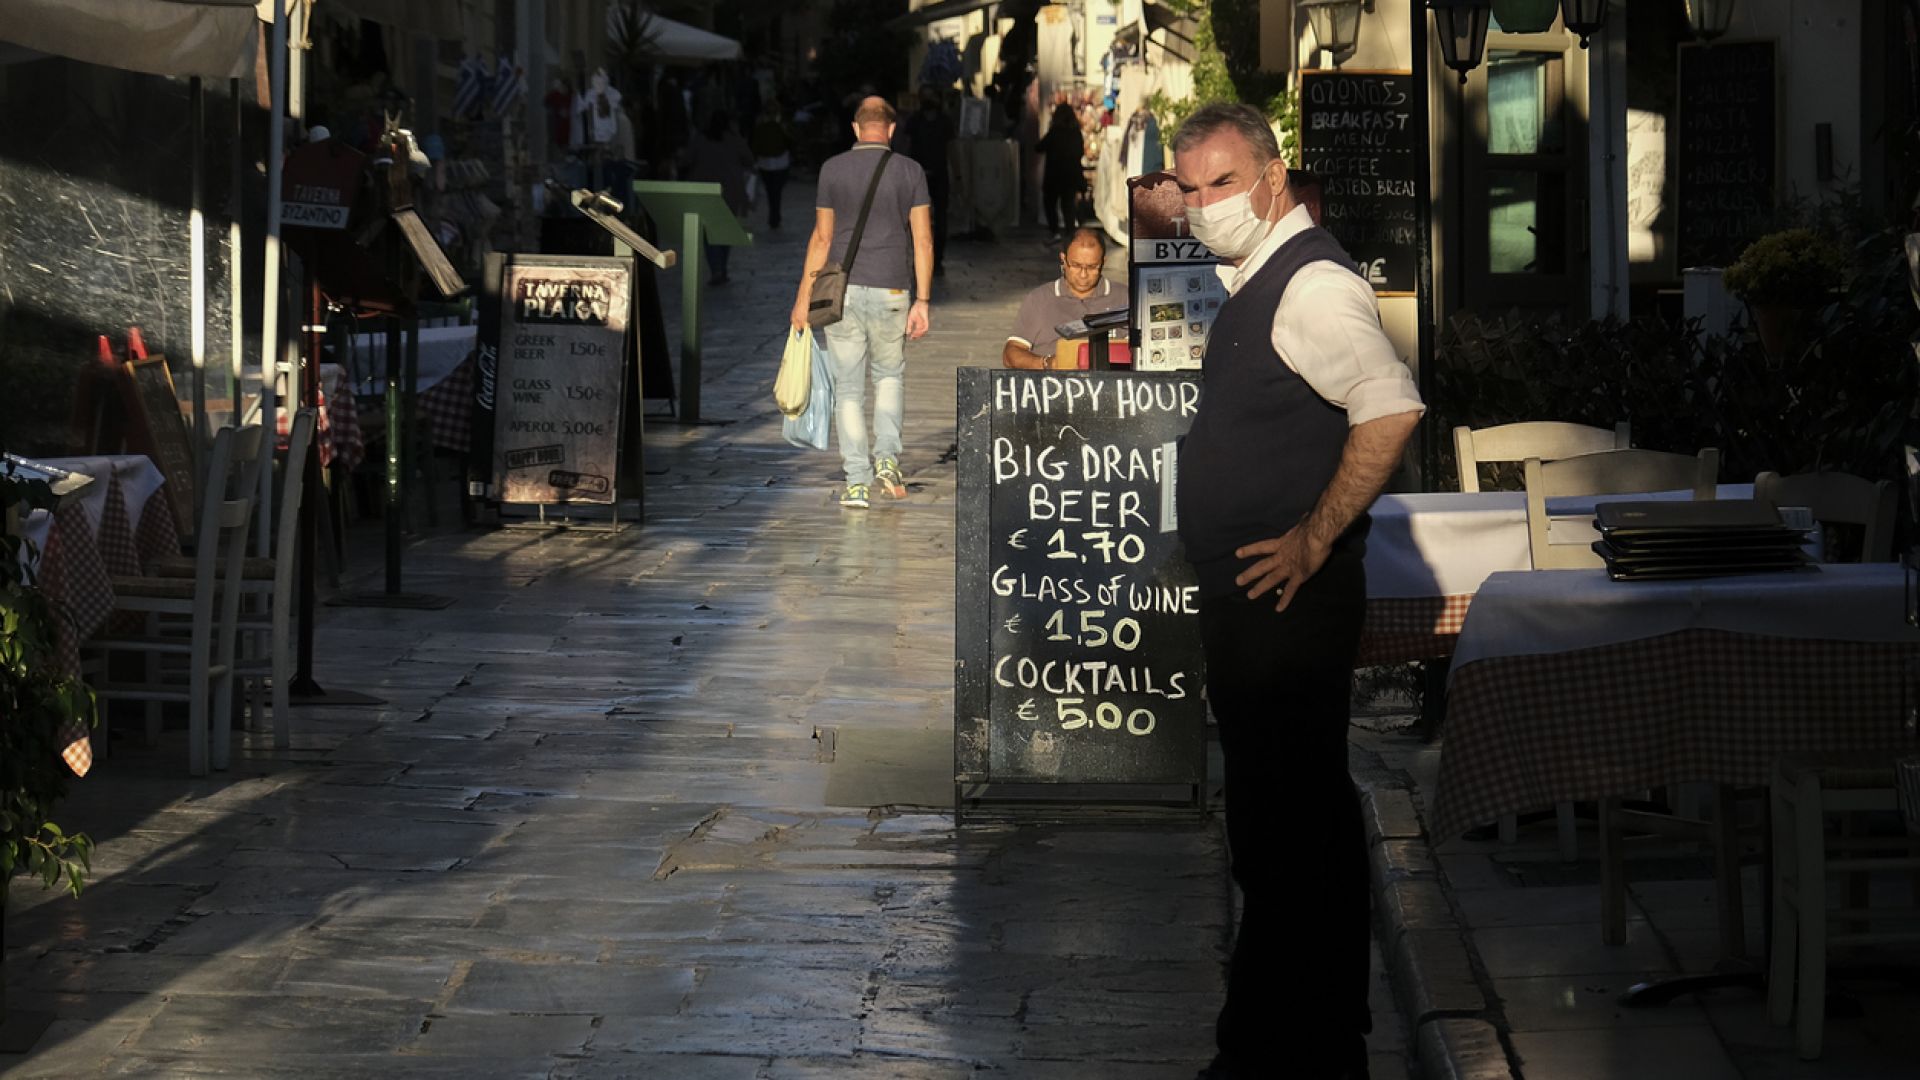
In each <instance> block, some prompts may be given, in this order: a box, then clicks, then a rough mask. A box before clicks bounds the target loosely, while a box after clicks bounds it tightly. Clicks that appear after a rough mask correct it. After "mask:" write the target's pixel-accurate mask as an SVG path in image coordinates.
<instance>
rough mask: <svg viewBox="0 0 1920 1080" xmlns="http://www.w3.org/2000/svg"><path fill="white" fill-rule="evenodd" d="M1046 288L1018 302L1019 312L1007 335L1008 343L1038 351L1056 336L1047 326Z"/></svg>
mask: <svg viewBox="0 0 1920 1080" xmlns="http://www.w3.org/2000/svg"><path fill="white" fill-rule="evenodd" d="M1045 289H1046V286H1044V285H1042V286H1041V287H1040V288H1038V289H1035V290H1033V291H1032V292H1030V293H1028V294H1027V295H1026V296H1025V297H1024V298H1022V299H1021V301H1020V311H1019V313H1018V314H1016V315H1015V316H1014V317H1013V332H1012V333H1010V334H1008V335H1007V340H1008V341H1017V342H1019V343H1020V344H1021V345H1022V346H1024V347H1025V348H1028V349H1035V350H1038V349H1039V348H1040V347H1041V346H1043V345H1046V344H1049V343H1051V342H1052V341H1053V339H1054V338H1055V337H1057V336H1058V335H1056V334H1055V333H1054V332H1053V327H1052V326H1049V325H1048V324H1047V311H1046V307H1047V304H1046V298H1045V294H1044V290H1045Z"/></svg>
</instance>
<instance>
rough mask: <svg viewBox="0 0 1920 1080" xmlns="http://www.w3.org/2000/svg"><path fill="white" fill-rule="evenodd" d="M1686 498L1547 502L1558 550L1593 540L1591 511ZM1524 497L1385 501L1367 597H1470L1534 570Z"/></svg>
mask: <svg viewBox="0 0 1920 1080" xmlns="http://www.w3.org/2000/svg"><path fill="white" fill-rule="evenodd" d="M1691 497H1692V495H1691V494H1690V493H1689V492H1684V491H1662V492H1653V493H1650V494H1645V495H1597V496H1596V495H1588V496H1581V497H1577V498H1567V499H1550V500H1548V502H1547V512H1548V513H1549V514H1550V515H1554V516H1562V515H1564V516H1566V517H1568V518H1572V519H1574V520H1571V521H1557V522H1555V523H1554V528H1553V537H1554V539H1555V540H1556V541H1557V542H1562V543H1564V542H1570V541H1573V540H1577V539H1581V538H1582V537H1583V536H1584V537H1585V538H1587V539H1592V538H1593V530H1592V525H1591V519H1592V517H1593V508H1594V506H1595V505H1597V504H1599V503H1603V502H1615V501H1619V500H1623V499H1687V498H1691ZM1717 497H1718V498H1722V499H1751V498H1753V485H1752V484H1721V485H1720V487H1719V489H1718V492H1717ZM1532 568H1533V556H1532V554H1531V553H1530V552H1529V550H1528V545H1527V496H1526V493H1525V492H1522V491H1476V492H1433V493H1426V494H1413V495H1382V496H1380V499H1379V501H1377V502H1375V503H1374V505H1373V532H1372V533H1371V534H1369V535H1368V537H1367V597H1368V599H1372V600H1380V599H1389V598H1413V597H1434V596H1471V595H1473V594H1474V593H1475V592H1477V591H1478V590H1479V588H1480V583H1481V582H1483V581H1485V580H1487V575H1489V574H1494V573H1499V572H1500V571H1503V570H1531V569H1532Z"/></svg>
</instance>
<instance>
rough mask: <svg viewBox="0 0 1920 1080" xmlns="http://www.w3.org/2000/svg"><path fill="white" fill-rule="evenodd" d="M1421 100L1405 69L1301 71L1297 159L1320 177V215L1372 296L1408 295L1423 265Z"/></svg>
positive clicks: (1411, 74)
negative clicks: (1417, 119) (1418, 192)
mask: <svg viewBox="0 0 1920 1080" xmlns="http://www.w3.org/2000/svg"><path fill="white" fill-rule="evenodd" d="M1423 100H1424V98H1422V97H1419V96H1417V95H1415V94H1414V92H1413V73H1412V72H1408V71H1337V70H1334V71H1302V72H1301V73H1300V164H1301V165H1302V166H1303V167H1304V168H1305V169H1306V171H1308V172H1310V173H1312V174H1313V175H1314V176H1315V177H1316V178H1317V179H1318V181H1319V184H1318V187H1319V198H1320V213H1319V215H1318V220H1319V221H1320V222H1321V223H1322V224H1323V225H1325V227H1326V229H1327V231H1328V232H1330V233H1332V234H1333V237H1334V239H1336V240H1338V241H1340V246H1341V247H1344V248H1346V250H1347V254H1349V255H1351V256H1353V261H1354V269H1355V270H1356V271H1358V273H1359V274H1360V276H1361V277H1363V278H1366V279H1367V283H1368V284H1370V285H1372V286H1373V291H1374V294H1375V295H1377V296H1412V295H1413V292H1414V284H1415V282H1416V280H1417V279H1418V276H1419V272H1420V267H1419V251H1420V244H1419V241H1420V234H1419V216H1418V206H1417V205H1416V203H1415V201H1414V200H1415V197H1416V196H1415V194H1414V192H1415V187H1414V180H1415V173H1416V171H1417V170H1418V169H1420V168H1421V167H1422V166H1423V164H1424V162H1425V161H1426V158H1425V157H1424V156H1423V153H1422V148H1421V146H1420V144H1419V141H1418V140H1419V138H1420V135H1419V134H1418V133H1419V132H1420V131H1421V130H1423V129H1422V128H1421V127H1420V125H1418V124H1415V123H1413V122H1412V121H1413V110H1414V109H1415V108H1416V107H1418V102H1420V101H1423Z"/></svg>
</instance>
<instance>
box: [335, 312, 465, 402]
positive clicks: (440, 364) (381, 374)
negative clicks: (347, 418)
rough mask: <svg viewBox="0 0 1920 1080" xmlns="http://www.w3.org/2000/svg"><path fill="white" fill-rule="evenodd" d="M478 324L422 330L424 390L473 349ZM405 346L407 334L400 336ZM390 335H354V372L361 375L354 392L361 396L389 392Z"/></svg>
mask: <svg viewBox="0 0 1920 1080" xmlns="http://www.w3.org/2000/svg"><path fill="white" fill-rule="evenodd" d="M479 333H480V328H479V327H478V326H430V327H425V328H423V329H422V330H421V331H420V382H419V389H420V390H421V391H425V390H427V389H428V388H430V387H432V386H435V385H437V384H438V383H439V382H440V380H442V379H444V378H446V377H447V376H448V375H451V374H453V369H454V368H457V367H459V366H460V362H461V361H462V360H465V359H466V358H467V354H468V353H470V352H472V351H473V346H474V343H475V342H476V341H477V340H479ZM400 345H401V348H402V349H403V350H404V349H405V348H406V335H405V334H402V335H401V337H400ZM386 372H387V335H386V332H385V331H384V330H383V331H381V332H380V333H377V334H355V335H353V373H354V374H355V375H357V376H359V381H358V382H356V383H355V384H354V387H353V389H354V392H355V393H357V394H359V395H360V396H361V397H383V396H385V394H386V392H387V375H386Z"/></svg>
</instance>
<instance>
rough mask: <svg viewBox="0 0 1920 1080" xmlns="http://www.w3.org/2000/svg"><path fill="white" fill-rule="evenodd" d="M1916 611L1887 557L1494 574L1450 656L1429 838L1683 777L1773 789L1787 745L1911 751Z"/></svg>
mask: <svg viewBox="0 0 1920 1080" xmlns="http://www.w3.org/2000/svg"><path fill="white" fill-rule="evenodd" d="M1906 607H1907V588H1906V580H1905V571H1904V570H1903V568H1901V567H1900V566H1897V565H1894V564H1888V563H1869V564H1860V565H1832V566H1821V567H1819V568H1817V569H1814V570H1810V571H1806V572H1796V573H1779V574H1753V575H1744V576H1739V577H1725V578H1706V579H1697V580H1689V581H1636V582H1616V581H1611V580H1609V579H1608V577H1607V574H1606V571H1604V570H1597V569H1596V570H1534V571H1526V572H1519V573H1514V572H1501V573H1495V574H1493V575H1491V576H1489V577H1488V579H1487V580H1486V582H1485V584H1484V585H1483V586H1482V587H1481V588H1480V590H1479V591H1478V593H1477V594H1475V597H1474V600H1473V605H1472V607H1471V609H1470V610H1469V611H1468V613H1467V616H1466V620H1465V625H1464V626H1463V628H1462V630H1461V633H1460V639H1459V642H1458V645H1457V647H1456V648H1455V651H1454V659H1453V667H1452V671H1451V673H1450V675H1449V679H1450V682H1449V686H1448V692H1447V719H1446V729H1445V738H1444V741H1443V743H1442V746H1441V753H1440V775H1439V782H1438V785H1437V791H1436V793H1435V798H1434V822H1433V826H1434V835H1436V836H1440V837H1450V836H1455V835H1458V834H1459V833H1460V832H1462V831H1463V830H1465V829H1466V828H1468V827H1469V826H1472V825H1474V824H1476V823H1479V822H1482V821H1490V820H1493V819H1495V818H1497V817H1499V816H1501V815H1503V814H1512V813H1519V812H1521V811H1526V810H1532V809H1535V808H1537V807H1543V806H1552V805H1555V804H1557V803H1563V802H1572V801H1577V800H1595V799H1602V798H1609V797H1614V796H1620V795H1625V794H1629V793H1632V792H1635V791H1641V790H1645V789H1649V788H1655V787H1662V786H1667V785H1672V784H1682V783H1693V782H1707V783H1717V784H1732V785H1760V784H1765V783H1766V782H1767V779H1768V770H1769V768H1770V767H1771V766H1772V763H1773V761H1774V759H1775V758H1777V757H1779V756H1780V755H1782V754H1791V753H1807V752H1823V751H1844V750H1869V749H1881V748H1886V747H1888V746H1898V745H1911V743H1912V739H1913V735H1912V733H1910V732H1908V731H1907V730H1906V728H1905V700H1904V699H1905V698H1906V697H1908V694H1907V691H1906V687H1905V685H1904V684H1905V682H1906V680H1907V678H1908V675H1907V666H1908V664H1909V662H1910V661H1911V660H1913V659H1914V658H1916V657H1920V633H1917V632H1916V631H1915V630H1914V629H1913V628H1912V627H1911V626H1909V625H1908V624H1907V621H1906Z"/></svg>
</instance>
